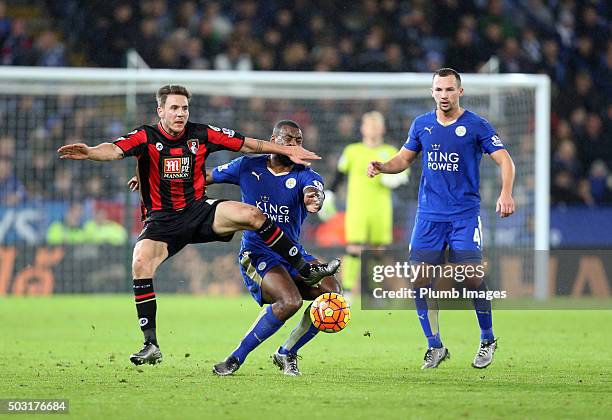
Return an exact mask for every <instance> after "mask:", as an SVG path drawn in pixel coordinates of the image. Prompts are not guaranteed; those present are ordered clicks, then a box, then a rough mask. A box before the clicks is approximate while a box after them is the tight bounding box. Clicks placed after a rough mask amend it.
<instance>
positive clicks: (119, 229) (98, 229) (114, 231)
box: [83, 209, 128, 246]
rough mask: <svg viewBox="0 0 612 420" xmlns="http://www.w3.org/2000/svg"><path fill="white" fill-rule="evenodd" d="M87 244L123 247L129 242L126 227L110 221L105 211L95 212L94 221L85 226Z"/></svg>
mask: <svg viewBox="0 0 612 420" xmlns="http://www.w3.org/2000/svg"><path fill="white" fill-rule="evenodd" d="M83 231H84V236H85V242H87V243H94V244H109V245H115V246H118V245H123V244H125V243H126V242H127V239H128V233H127V230H126V229H125V227H123V226H122V225H120V224H119V223H117V222H114V221H112V220H109V219H108V216H107V214H106V211H105V210H104V209H97V210H96V211H95V212H94V218H93V220H89V221H87V222H86V223H85V225H84V226H83Z"/></svg>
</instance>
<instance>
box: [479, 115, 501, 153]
mask: <svg viewBox="0 0 612 420" xmlns="http://www.w3.org/2000/svg"><path fill="white" fill-rule="evenodd" d="M478 142H479V143H480V149H481V150H482V151H483V152H484V153H488V154H491V153H493V152H497V151H498V150H501V149H505V147H504V145H503V143H502V141H501V139H500V138H499V136H498V135H497V133H496V132H495V129H494V128H493V126H492V125H491V124H489V122H488V121H487V120H484V119H483V120H482V122H481V127H480V130H479V133H478Z"/></svg>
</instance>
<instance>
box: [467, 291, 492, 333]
mask: <svg viewBox="0 0 612 420" xmlns="http://www.w3.org/2000/svg"><path fill="white" fill-rule="evenodd" d="M472 290H477V291H479V292H480V291H487V290H488V289H487V284H486V283H485V281H484V280H483V281H482V283H480V286H478V287H477V288H475V289H472ZM473 301H474V310H475V311H476V317H477V318H478V325H480V340H481V341H493V340H495V336H494V335H493V317H492V314H491V301H490V300H487V299H481V298H475V299H473Z"/></svg>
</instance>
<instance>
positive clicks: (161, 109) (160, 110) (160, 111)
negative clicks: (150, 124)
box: [157, 106, 164, 118]
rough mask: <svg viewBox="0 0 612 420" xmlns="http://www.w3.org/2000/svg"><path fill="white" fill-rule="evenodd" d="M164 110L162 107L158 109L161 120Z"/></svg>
mask: <svg viewBox="0 0 612 420" xmlns="http://www.w3.org/2000/svg"><path fill="white" fill-rule="evenodd" d="M163 110H164V109H163V108H162V107H161V106H158V107H157V116H158V117H159V118H161V117H162V112H163Z"/></svg>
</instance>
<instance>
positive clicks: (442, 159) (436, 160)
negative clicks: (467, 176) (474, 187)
mask: <svg viewBox="0 0 612 420" xmlns="http://www.w3.org/2000/svg"><path fill="white" fill-rule="evenodd" d="M432 146H433V151H431V152H427V169H429V170H432V171H449V172H459V153H456V152H450V153H449V152H441V151H440V145H439V144H434V145H432ZM436 146H437V147H436Z"/></svg>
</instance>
